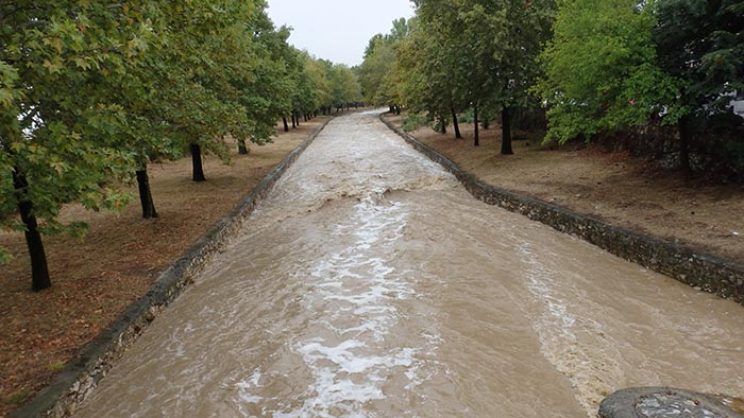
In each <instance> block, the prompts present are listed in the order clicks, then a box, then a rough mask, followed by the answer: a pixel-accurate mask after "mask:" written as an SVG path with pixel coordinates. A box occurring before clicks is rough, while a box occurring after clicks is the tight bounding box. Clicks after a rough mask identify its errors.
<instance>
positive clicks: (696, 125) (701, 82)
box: [652, 0, 744, 174]
mask: <svg viewBox="0 0 744 418" xmlns="http://www.w3.org/2000/svg"><path fill="white" fill-rule="evenodd" d="M652 7H653V12H654V14H655V16H656V18H657V20H658V23H657V25H656V26H655V27H654V28H653V39H654V41H655V43H656V46H657V48H656V50H657V54H658V58H659V60H658V61H659V65H660V67H661V69H662V70H664V71H665V72H666V73H667V74H668V75H669V76H671V77H674V78H675V79H676V80H679V86H680V89H679V94H678V95H677V100H676V105H677V108H678V109H679V112H677V113H676V114H673V115H669V116H668V117H667V119H668V120H669V121H670V122H676V123H677V124H678V129H679V138H680V163H681V166H682V169H683V171H684V172H686V173H688V174H689V173H690V172H691V171H692V167H691V164H690V150H689V148H690V142H691V140H692V138H693V136H694V135H696V134H697V133H698V132H699V131H701V130H702V129H704V128H705V127H706V126H708V125H709V124H710V121H711V120H712V119H713V117H714V116H715V115H717V114H721V113H728V112H730V111H729V109H728V105H729V102H730V96H731V95H733V94H736V92H737V91H742V90H744V1H741V0H713V1H706V0H658V1H656V2H655V3H653V6H652Z"/></svg>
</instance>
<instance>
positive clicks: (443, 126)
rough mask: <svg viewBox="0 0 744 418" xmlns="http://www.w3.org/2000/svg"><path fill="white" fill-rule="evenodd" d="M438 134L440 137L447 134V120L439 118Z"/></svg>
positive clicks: (442, 117)
mask: <svg viewBox="0 0 744 418" xmlns="http://www.w3.org/2000/svg"><path fill="white" fill-rule="evenodd" d="M439 133H441V134H442V135H444V134H446V133H447V119H445V118H444V116H441V115H440V116H439Z"/></svg>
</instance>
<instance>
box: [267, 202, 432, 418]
mask: <svg viewBox="0 0 744 418" xmlns="http://www.w3.org/2000/svg"><path fill="white" fill-rule="evenodd" d="M382 197H383V192H382V191H377V192H373V193H370V194H369V195H367V196H365V197H364V198H362V199H361V200H360V202H359V203H358V204H357V205H355V207H354V216H353V217H352V219H350V221H349V224H341V225H338V226H337V227H336V230H337V232H338V233H339V234H348V233H349V231H353V236H354V237H356V242H354V243H353V245H350V246H348V247H347V248H345V249H344V250H342V251H340V252H338V253H334V254H331V255H329V256H328V257H327V258H325V259H323V260H319V261H318V262H317V263H316V264H315V266H314V268H312V269H311V270H310V279H309V280H310V281H311V287H310V290H309V292H308V293H307V295H306V297H305V302H306V304H307V305H308V307H313V308H314V309H318V308H319V307H320V308H321V309H322V308H323V307H328V310H327V311H324V312H322V314H321V315H319V317H320V318H319V319H318V320H317V321H315V323H314V324H313V325H315V326H322V327H323V328H325V329H327V330H328V331H330V332H331V334H332V335H335V336H337V337H336V338H334V339H333V342H331V341H328V340H327V339H324V338H319V337H315V338H310V339H307V340H303V341H298V342H296V343H295V344H294V346H293V347H292V349H293V350H294V351H295V352H297V353H298V354H299V355H301V356H302V359H303V361H304V363H305V365H306V366H307V367H308V369H309V370H310V372H311V374H312V376H313V382H312V383H311V384H310V385H309V387H308V388H307V390H306V391H305V393H304V395H303V396H302V398H301V399H303V402H302V405H301V406H299V407H297V408H295V409H292V410H284V411H281V412H280V413H275V414H274V416H275V417H331V416H334V417H335V416H345V417H356V416H360V417H361V416H366V414H365V413H364V406H365V404H366V403H368V402H370V401H375V400H382V399H385V397H386V395H385V393H384V391H383V386H384V384H385V383H386V382H387V381H388V380H389V379H390V378H391V377H392V376H405V378H407V379H408V380H409V382H408V383H407V384H406V386H405V390H409V391H413V390H414V389H415V387H416V386H417V385H420V384H421V383H423V382H424V381H425V379H426V376H427V375H426V373H422V372H420V369H421V368H422V366H423V364H422V361H420V360H418V359H417V358H416V355H417V353H419V352H421V351H427V352H428V351H431V347H429V344H428V342H432V341H437V339H436V337H434V339H432V338H424V339H422V341H421V342H422V346H420V347H397V346H394V345H392V346H390V345H389V344H387V343H386V337H387V336H388V335H389V334H390V333H391V331H392V330H393V328H394V327H395V326H396V324H397V323H398V321H399V316H400V312H398V308H397V307H396V305H395V304H394V303H392V302H394V301H401V300H406V299H408V298H411V297H415V295H416V292H415V290H414V288H413V287H412V283H411V281H412V280H411V277H410V272H398V271H396V269H395V268H394V267H392V266H391V265H389V263H388V260H386V257H388V256H389V254H388V253H387V252H385V251H384V249H385V248H387V247H386V245H389V244H392V243H394V242H396V241H398V240H400V239H402V236H403V234H402V231H403V228H404V227H405V224H406V219H407V216H408V214H407V211H406V210H405V208H404V207H403V205H402V204H400V203H389V202H386V201H384V199H383V198H382ZM381 249H382V250H383V251H381ZM330 307H332V310H331V308H330ZM397 395H399V394H397Z"/></svg>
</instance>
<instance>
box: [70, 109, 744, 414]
mask: <svg viewBox="0 0 744 418" xmlns="http://www.w3.org/2000/svg"><path fill="white" fill-rule="evenodd" d="M742 365H744V310H742V308H741V306H739V305H737V304H735V303H733V302H731V301H726V300H721V299H718V298H716V297H715V296H712V295H708V294H705V293H702V292H698V291H695V290H694V289H692V288H690V287H688V286H686V285H683V284H681V283H679V282H677V281H675V280H673V279H670V278H668V277H665V276H662V275H659V274H656V273H653V272H650V271H647V270H645V269H643V268H642V267H640V266H638V265H636V264H632V263H629V262H626V261H624V260H622V259H620V258H617V257H615V256H613V255H611V254H609V253H607V252H605V251H603V250H600V249H599V248H596V247H594V246H592V245H590V244H587V243H586V242H583V241H581V240H578V239H576V238H573V237H571V236H569V235H565V234H562V233H559V232H556V231H554V230H553V229H551V228H549V227H547V226H544V225H542V224H539V223H536V222H533V221H530V220H529V219H527V218H525V217H523V216H521V215H517V214H513V213H510V212H507V211H505V210H502V209H500V208H497V207H493V206H488V205H486V204H484V203H482V202H480V201H477V200H476V199H474V198H473V197H471V196H470V195H469V194H468V193H467V192H466V191H465V189H464V188H463V187H462V186H461V185H460V184H459V183H458V182H457V181H456V179H455V178H454V177H453V176H452V175H450V174H449V173H447V172H445V171H444V170H443V169H442V168H441V167H440V166H439V165H437V164H435V163H433V162H431V161H430V160H428V159H427V158H425V157H424V156H422V155H421V154H419V153H417V152H416V151H414V150H413V149H412V148H410V147H409V146H408V145H407V144H406V143H405V142H404V141H403V140H402V139H400V138H399V137H398V136H396V135H395V134H394V133H392V132H391V131H389V130H388V129H387V127H385V126H384V125H383V124H382V123H381V122H380V121H379V120H378V118H377V114H376V113H375V112H366V113H356V114H350V115H346V116H342V117H339V118H336V119H334V120H333V121H332V122H331V123H330V124H329V125H328V126H327V127H326V129H325V130H324V131H323V132H322V133H321V134H320V136H319V137H318V138H317V139H316V141H315V142H314V143H313V144H312V145H311V146H310V147H309V148H308V149H307V150H306V152H305V153H304V154H303V155H302V156H301V157H300V158H299V159H298V160H297V162H296V163H295V165H293V166H292V167H291V168H290V169H289V170H288V171H287V173H286V174H285V176H284V177H283V178H282V179H281V180H280V181H279V182H278V183H277V185H276V187H275V189H274V190H273V191H272V192H271V194H270V195H269V197H268V198H267V199H266V200H265V201H263V202H262V203H261V205H260V206H259V208H258V209H257V210H256V211H255V212H254V213H253V214H252V215H251V216H250V218H249V219H247V220H246V221H245V223H244V226H243V228H242V230H241V232H240V233H239V234H238V236H237V237H235V238H234V239H233V240H231V242H230V243H229V245H228V248H227V249H226V251H225V252H224V253H222V254H220V255H218V256H216V258H215V259H214V260H213V261H212V262H211V263H210V265H209V266H208V267H207V269H206V270H205V271H204V272H203V273H202V274H200V275H199V277H198V278H197V280H196V282H195V284H194V285H193V286H191V287H190V288H189V289H188V290H187V291H186V292H185V293H184V294H183V295H182V296H181V297H180V298H179V299H178V300H177V301H176V302H174V303H173V304H172V305H171V306H170V307H169V308H168V309H167V310H166V311H165V312H164V313H163V314H162V315H161V316H159V317H158V318H157V319H156V320H155V321H154V322H153V324H152V325H151V326H150V327H149V328H148V329H147V330H146V331H145V333H144V334H143V336H142V337H141V338H140V339H139V340H138V341H137V342H136V343H135V344H134V346H133V347H132V348H131V349H130V350H129V351H127V352H126V353H125V355H124V358H123V359H122V360H121V361H120V362H119V363H118V364H117V365H116V366H115V367H114V369H113V370H112V371H111V372H110V373H109V374H108V376H107V377H106V378H104V379H103V380H102V381H101V384H100V386H99V388H98V389H97V390H96V391H95V392H94V393H93V395H92V396H91V397H90V399H88V400H87V401H86V403H85V404H84V405H83V407H82V408H81V410H80V411H79V412H78V414H77V416H79V417H91V418H92V417H96V418H97V417H101V416H105V417H130V416H138V417H160V416H163V417H250V416H257V417H464V416H467V417H507V418H508V417H515V418H522V417H541V418H544V417H587V416H589V417H593V416H595V415H596V411H597V407H598V403H599V402H600V401H601V400H602V399H603V398H604V397H605V396H606V395H608V394H609V393H611V392H612V391H614V390H617V389H621V388H624V387H628V386H639V385H641V386H649V385H671V386H677V387H683V388H686V389H691V390H697V391H703V392H712V393H728V394H732V395H739V396H741V395H742V394H744V366H742Z"/></svg>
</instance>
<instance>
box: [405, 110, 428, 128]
mask: <svg viewBox="0 0 744 418" xmlns="http://www.w3.org/2000/svg"><path fill="white" fill-rule="evenodd" d="M428 123H429V118H427V117H426V116H423V115H420V114H417V113H413V114H409V115H408V116H407V117H406V119H405V120H404V121H403V126H402V128H403V130H404V131H405V132H411V131H415V130H416V129H418V128H420V127H422V126H426V125H427V124H428Z"/></svg>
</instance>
